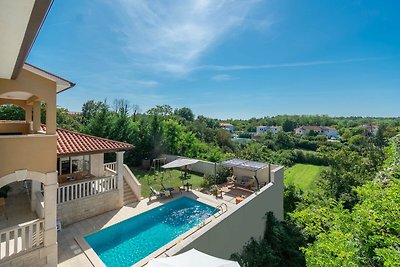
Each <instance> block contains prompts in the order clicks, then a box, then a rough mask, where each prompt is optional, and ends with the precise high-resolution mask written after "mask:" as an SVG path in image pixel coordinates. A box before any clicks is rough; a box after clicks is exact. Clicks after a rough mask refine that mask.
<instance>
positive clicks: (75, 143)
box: [57, 128, 133, 156]
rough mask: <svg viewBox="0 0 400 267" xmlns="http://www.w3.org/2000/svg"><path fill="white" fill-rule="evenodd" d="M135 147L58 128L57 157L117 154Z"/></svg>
mask: <svg viewBox="0 0 400 267" xmlns="http://www.w3.org/2000/svg"><path fill="white" fill-rule="evenodd" d="M132 148H133V145H131V144H128V143H123V142H118V141H113V140H109V139H105V138H100V137H96V136H92V135H88V134H83V133H78V132H73V131H69V130H65V129H61V128H57V156H65V155H78V154H93V153H105V152H115V151H123V150H129V149H132Z"/></svg>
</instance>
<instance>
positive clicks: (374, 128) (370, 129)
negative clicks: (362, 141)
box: [360, 124, 379, 135]
mask: <svg viewBox="0 0 400 267" xmlns="http://www.w3.org/2000/svg"><path fill="white" fill-rule="evenodd" d="M360 127H361V128H363V129H364V130H365V131H366V132H367V133H368V134H372V135H376V134H377V133H378V130H379V125H373V124H363V125H361V126H360Z"/></svg>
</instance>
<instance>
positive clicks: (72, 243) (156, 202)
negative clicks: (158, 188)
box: [58, 190, 235, 267]
mask: <svg viewBox="0 0 400 267" xmlns="http://www.w3.org/2000/svg"><path fill="white" fill-rule="evenodd" d="M181 196H186V197H189V198H192V199H195V200H197V201H200V202H203V203H205V204H208V205H210V206H213V207H216V206H218V205H220V204H222V203H225V204H226V205H227V206H228V209H229V208H230V207H234V206H235V198H234V197H232V196H230V195H227V194H224V195H223V197H222V198H215V196H210V195H207V194H204V193H201V192H199V191H196V190H193V191H189V192H182V194H179V193H177V194H175V195H174V198H158V199H155V198H154V197H153V198H152V199H151V200H150V199H149V198H146V199H143V200H141V201H139V202H136V203H132V204H130V205H127V206H123V207H122V208H120V209H117V210H113V211H109V212H106V213H103V214H100V215H97V216H95V217H92V218H89V219H86V220H83V221H80V222H77V223H74V224H71V225H69V226H67V227H65V228H63V229H62V230H61V231H60V232H58V266H61V267H67V266H68V267H69V266H82V267H83V266H94V265H93V264H92V262H91V260H89V258H88V257H87V256H86V254H85V253H84V252H83V250H82V248H81V246H80V245H79V244H78V241H79V240H82V237H83V236H85V235H88V234H90V233H93V232H97V231H99V230H101V229H104V228H106V227H109V226H111V225H113V224H116V223H118V222H121V221H123V220H126V219H128V218H131V217H133V216H135V215H138V214H141V213H143V212H145V211H148V210H150V209H152V208H155V207H158V206H160V205H162V204H165V203H167V202H169V201H173V200H175V199H177V198H179V197H181ZM77 240H78V241H77ZM79 242H80V241H79ZM81 245H82V244H81ZM92 260H93V259H92ZM96 265H97V264H96Z"/></svg>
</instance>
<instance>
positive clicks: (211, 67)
mask: <svg viewBox="0 0 400 267" xmlns="http://www.w3.org/2000/svg"><path fill="white" fill-rule="evenodd" d="M381 59H383V58H351V59H344V60H319V61H307V62H294V63H282V64H264V65H225V66H223V65H203V66H198V67H196V68H195V70H197V71H201V70H212V71H235V70H252V69H273V68H294V67H307V66H318V65H331V64H341V63H353V62H363V61H371V60H381ZM216 76H218V75H216Z"/></svg>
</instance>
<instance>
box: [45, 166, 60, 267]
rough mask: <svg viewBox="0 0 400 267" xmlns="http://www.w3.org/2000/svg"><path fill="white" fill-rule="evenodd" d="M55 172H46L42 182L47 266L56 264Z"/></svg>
mask: <svg viewBox="0 0 400 267" xmlns="http://www.w3.org/2000/svg"><path fill="white" fill-rule="evenodd" d="M57 188H58V183H57V172H51V173H47V174H46V182H45V184H44V247H45V248H46V251H47V266H57V229H56V220H57Z"/></svg>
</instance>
